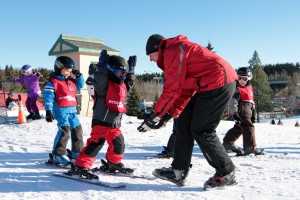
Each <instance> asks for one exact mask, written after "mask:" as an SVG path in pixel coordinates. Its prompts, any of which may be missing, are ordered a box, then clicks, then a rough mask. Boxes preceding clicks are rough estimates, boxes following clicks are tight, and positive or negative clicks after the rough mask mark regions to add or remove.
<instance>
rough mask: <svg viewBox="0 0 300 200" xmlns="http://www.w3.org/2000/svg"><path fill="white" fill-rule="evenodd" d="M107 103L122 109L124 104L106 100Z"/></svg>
mask: <svg viewBox="0 0 300 200" xmlns="http://www.w3.org/2000/svg"><path fill="white" fill-rule="evenodd" d="M108 103H110V104H115V105H117V107H118V108H123V107H124V104H123V103H122V102H120V101H114V100H108Z"/></svg>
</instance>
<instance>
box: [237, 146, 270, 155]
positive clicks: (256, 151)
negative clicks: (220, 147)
mask: <svg viewBox="0 0 300 200" xmlns="http://www.w3.org/2000/svg"><path fill="white" fill-rule="evenodd" d="M252 153H253V154H254V155H256V156H257V155H265V154H266V153H265V151H264V149H259V148H255V147H248V148H244V149H243V152H241V153H237V156H248V155H250V154H252Z"/></svg>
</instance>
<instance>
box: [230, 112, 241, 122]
mask: <svg viewBox="0 0 300 200" xmlns="http://www.w3.org/2000/svg"><path fill="white" fill-rule="evenodd" d="M232 117H233V120H234V121H235V122H237V123H240V122H241V118H240V116H239V115H238V114H237V113H235V114H233V116H232Z"/></svg>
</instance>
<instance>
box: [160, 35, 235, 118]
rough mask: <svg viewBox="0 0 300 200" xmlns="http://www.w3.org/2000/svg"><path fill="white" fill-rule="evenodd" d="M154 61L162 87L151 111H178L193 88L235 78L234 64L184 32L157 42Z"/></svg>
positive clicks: (208, 87)
mask: <svg viewBox="0 0 300 200" xmlns="http://www.w3.org/2000/svg"><path fill="white" fill-rule="evenodd" d="M158 54H159V55H158V60H157V65H158V67H159V68H161V69H162V70H163V71H164V73H165V78H166V81H165V83H164V86H163V91H162V94H161V96H160V98H159V99H158V101H157V102H156V104H155V107H154V113H155V114H157V115H158V116H163V115H164V114H166V113H167V112H170V113H171V114H172V115H173V116H177V115H178V114H180V113H181V111H182V110H183V109H184V107H185V106H186V105H187V103H188V102H189V100H190V99H191V97H192V96H193V95H194V94H195V92H198V93H201V92H206V91H211V90H214V89H217V88H220V87H223V86H224V85H226V84H229V83H231V82H233V81H235V80H237V75H236V72H235V70H234V69H233V67H232V66H231V65H230V64H229V63H228V62H227V61H225V60H224V59H222V58H221V57H219V56H218V55H216V54H215V53H213V52H211V51H210V50H208V49H207V48H205V47H203V46H201V45H198V44H196V43H193V42H191V41H189V39H188V38H187V37H186V36H183V35H179V36H177V37H174V38H168V39H166V38H164V39H162V41H161V42H160V45H159V51H158Z"/></svg>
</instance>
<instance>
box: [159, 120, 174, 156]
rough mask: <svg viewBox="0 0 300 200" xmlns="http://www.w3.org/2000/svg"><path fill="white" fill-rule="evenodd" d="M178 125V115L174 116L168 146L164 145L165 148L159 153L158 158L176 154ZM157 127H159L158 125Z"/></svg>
mask: <svg viewBox="0 0 300 200" xmlns="http://www.w3.org/2000/svg"><path fill="white" fill-rule="evenodd" d="M176 126H177V117H175V118H173V129H172V133H171V135H170V137H169V140H168V143H167V146H163V148H164V150H163V151H162V152H161V153H159V154H157V157H158V158H172V157H173V155H174V144H175V138H176ZM156 128H158V127H157V126H156Z"/></svg>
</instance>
